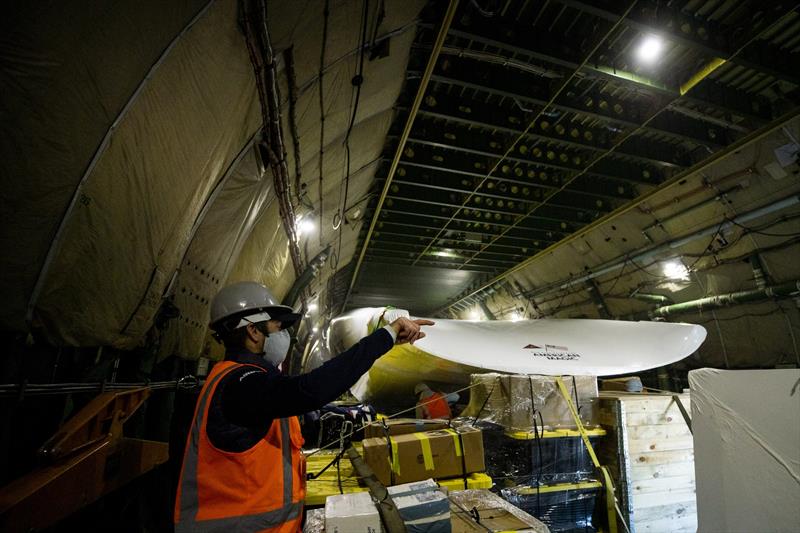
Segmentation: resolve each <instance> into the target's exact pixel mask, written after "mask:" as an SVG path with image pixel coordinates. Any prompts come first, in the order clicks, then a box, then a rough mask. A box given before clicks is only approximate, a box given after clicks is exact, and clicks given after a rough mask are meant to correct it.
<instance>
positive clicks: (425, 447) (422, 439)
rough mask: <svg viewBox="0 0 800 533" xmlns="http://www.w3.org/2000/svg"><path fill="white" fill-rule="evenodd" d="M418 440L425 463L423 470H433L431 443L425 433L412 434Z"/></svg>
mask: <svg viewBox="0 0 800 533" xmlns="http://www.w3.org/2000/svg"><path fill="white" fill-rule="evenodd" d="M414 436H415V437H417V438H418V439H419V443H420V446H421V447H422V459H423V460H424V461H425V470H433V452H431V441H430V439H428V436H427V435H426V434H425V433H414Z"/></svg>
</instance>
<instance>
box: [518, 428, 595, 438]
mask: <svg viewBox="0 0 800 533" xmlns="http://www.w3.org/2000/svg"><path fill="white" fill-rule="evenodd" d="M585 431H586V434H587V435H588V436H590V437H603V436H605V435H606V430H605V429H603V428H595V429H586V430H585ZM505 435H506V437H510V438H512V439H518V440H533V439H535V438H536V436H535V435H534V433H533V431H507V432H506V433H505ZM580 436H581V432H580V431H578V430H577V429H553V430H547V431H545V432H544V433H543V434H541V437H542V438H543V439H557V438H560V437H580Z"/></svg>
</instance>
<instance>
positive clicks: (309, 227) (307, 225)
mask: <svg viewBox="0 0 800 533" xmlns="http://www.w3.org/2000/svg"><path fill="white" fill-rule="evenodd" d="M315 228H316V226H315V225H314V221H313V220H312V219H311V218H310V217H306V218H303V217H298V218H297V221H296V222H295V230H296V231H297V235H298V237H299V236H300V235H303V234H306V233H311V232H312V231H314V229H315Z"/></svg>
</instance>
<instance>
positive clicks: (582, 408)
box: [461, 373, 597, 431]
mask: <svg viewBox="0 0 800 533" xmlns="http://www.w3.org/2000/svg"><path fill="white" fill-rule="evenodd" d="M563 381H564V385H565V386H566V388H567V392H568V393H569V395H570V398H571V399H572V401H573V403H575V404H577V407H578V414H579V415H580V418H581V422H582V423H583V424H584V425H585V426H594V424H595V421H594V411H595V407H594V405H595V402H596V401H597V377H595V376H572V377H570V376H564V377H563ZM471 385H472V386H473V387H472V389H471V393H470V401H469V405H467V407H466V409H464V411H463V412H462V413H461V416H463V417H469V418H473V419H476V420H481V421H485V422H491V423H494V424H498V425H500V426H503V427H505V428H506V429H508V430H512V431H531V430H533V429H534V428H538V429H541V428H542V427H544V429H560V428H574V427H575V420H574V418H573V417H572V413H571V412H570V410H569V406H568V405H567V402H566V401H565V400H564V397H563V396H562V395H561V391H560V390H559V389H558V385H557V384H556V381H555V377H553V376H528V375H510V374H496V373H490V374H473V375H472V376H471ZM576 389H577V392H576ZM576 398H577V402H576Z"/></svg>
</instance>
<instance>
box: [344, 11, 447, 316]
mask: <svg viewBox="0 0 800 533" xmlns="http://www.w3.org/2000/svg"><path fill="white" fill-rule="evenodd" d="M457 8H458V0H450V3H449V4H448V6H447V11H446V12H445V14H444V18H443V19H442V25H441V27H440V28H439V33H438V35H437V37H436V42H435V43H434V45H433V50H431V55H430V57H429V58H428V64H427V66H426V67H425V72H424V73H423V74H422V79H421V80H420V84H419V87H418V88H417V95H416V97H415V98H414V103H413V104H412V105H411V111H410V113H409V114H408V119H407V120H406V126H405V128H404V130H403V134H402V136H401V140H400V143H399V145H398V146H397V153H395V156H394V160H393V161H392V167H391V169H390V170H389V174H388V175H387V177H386V182H385V183H384V186H383V191H382V192H381V196H380V198H379V199H378V203H377V205H376V206H375V209H374V210H373V214H372V222H370V226H369V229H368V230H367V235H366V237H364V243H363V244H362V246H361V253H360V254H359V256H358V259H357V260H356V266H355V268H354V269H353V277H352V278H351V279H350V285H349V287H348V288H347V294H346V295H345V297H344V302H343V303H342V309H344V308H345V307H346V306H347V300H348V299H349V298H350V294H351V293H352V292H353V287H354V286H355V284H356V280H358V272H359V269H360V268H361V263H362V262H363V261H364V255H365V254H366V253H367V247H368V246H369V239H370V236H371V235H372V232H373V230H374V229H375V224H376V223H377V222H378V218H379V216H380V212H381V207H383V202H384V200H385V199H386V195H387V194H388V193H389V186H390V185H391V182H392V178H393V177H394V171H395V170H396V169H397V164H398V163H399V162H400V157H401V155H402V153H403V148H404V147H405V143H406V141H405V140H406V139H408V136H409V134H410V133H411V127H412V126H413V125H414V119H415V118H416V115H417V111H418V110H419V106H420V104H421V103H422V97H423V96H424V95H425V89H427V87H428V83H429V82H430V79H431V74H433V68H434V67H435V66H436V61H437V60H438V59H439V52H440V51H441V49H442V46H443V45H444V40H445V37H446V36H447V31H448V30H449V29H450V24H452V22H453V17H454V16H455V14H456V9H457Z"/></svg>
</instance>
